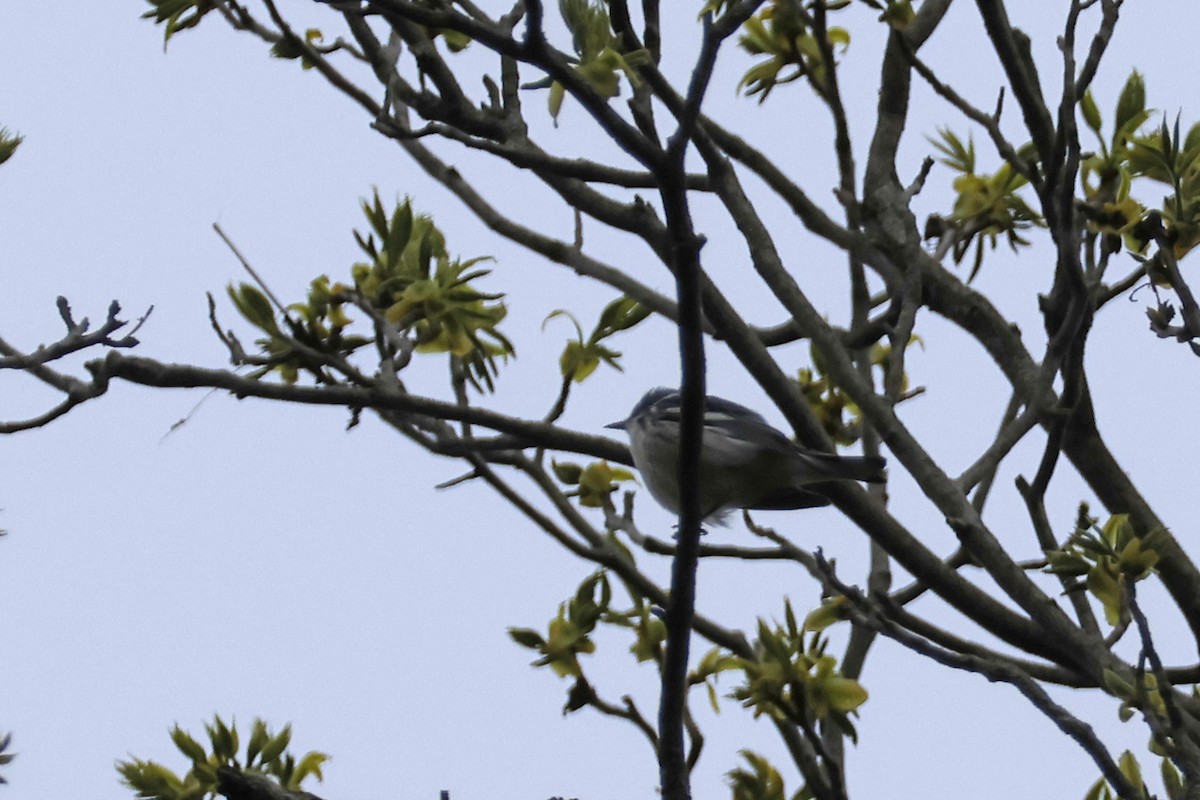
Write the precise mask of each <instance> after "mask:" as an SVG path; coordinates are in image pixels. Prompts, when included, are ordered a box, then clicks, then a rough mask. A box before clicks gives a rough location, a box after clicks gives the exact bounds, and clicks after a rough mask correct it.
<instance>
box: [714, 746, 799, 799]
mask: <svg viewBox="0 0 1200 800" xmlns="http://www.w3.org/2000/svg"><path fill="white" fill-rule="evenodd" d="M738 755H740V756H741V757H742V758H744V759H745V760H746V766H745V767H737V768H735V769H732V770H730V771H729V772H728V773H726V775H725V777H726V778H727V780H728V782H729V788H730V789H731V790H732V791H733V800H785V798H787V795H786V794H785V792H784V785H783V776H782V775H780V774H779V770H777V769H775V767H774V765H773V764H771V762H770V761H768V760H767V759H766V758H765V757H763V756H760V755H758V754H757V753H755V752H753V751H751V750H739V751H738ZM812 797H813V794H812V792H811V791H810V790H809V789H808V787H807V786H804V787H801V788H800V789H798V790H796V791H795V792H793V793H792V795H791V798H789V800H811V799H812Z"/></svg>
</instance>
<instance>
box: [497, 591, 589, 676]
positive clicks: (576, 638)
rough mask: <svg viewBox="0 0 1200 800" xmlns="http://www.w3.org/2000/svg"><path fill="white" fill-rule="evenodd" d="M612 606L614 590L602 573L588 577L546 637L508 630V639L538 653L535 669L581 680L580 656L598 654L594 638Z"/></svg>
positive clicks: (530, 631)
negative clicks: (597, 627) (545, 668)
mask: <svg viewBox="0 0 1200 800" xmlns="http://www.w3.org/2000/svg"><path fill="white" fill-rule="evenodd" d="M610 602H612V586H611V585H610V584H609V582H608V576H607V574H606V573H605V572H604V571H603V570H600V571H597V572H595V573H593V574H592V575H591V576H589V577H588V578H587V579H586V580H585V581H584V582H583V583H582V584H580V586H579V588H578V589H577V590H576V592H575V595H574V596H573V597H572V598H571V599H570V600H567V601H566V602H565V603H562V604H561V605H559V607H558V614H557V615H555V617H554V618H553V619H552V620H550V624H549V626H548V628H547V632H546V635H545V636H542V635H541V634H540V633H538V632H537V631H535V630H533V629H532V628H509V629H508V635H509V636H511V637H512V640H513V641H514V642H516V643H517V644H519V645H521V646H522V647H528V648H529V649H531V650H536V651H538V652H539V653H540V654H541V657H540V658H539V659H538V660H536V661H534V662H533V666H535V667H550V669H551V670H553V671H554V674H555V675H558V676H559V677H560V678H565V677H568V676H571V677H575V678H580V677H582V676H583V669H582V667H581V666H580V664H579V656H581V655H586V654H589V653H593V652H595V651H596V644H595V642H593V641H592V640H591V634H592V633H593V632H594V631H595V629H596V625H597V624H598V623H599V622H600V620H601V618H602V617H603V615H604V614H605V612H607V611H608V606H609V603H610Z"/></svg>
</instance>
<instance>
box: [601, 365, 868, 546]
mask: <svg viewBox="0 0 1200 800" xmlns="http://www.w3.org/2000/svg"><path fill="white" fill-rule="evenodd" d="M679 403H680V396H679V392H678V391H677V390H675V389H666V388H659V389H651V390H650V391H649V392H647V393H646V395H645V396H644V397H643V398H642V399H641V400H639V401H638V403H637V405H635V406H634V407H633V411H631V412H630V414H629V416H628V417H627V418H626V419H623V420H621V421H620V422H614V423H612V424H611V425H608V426H607V427H609V428H617V429H619V430H623V431H625V432H626V433H627V434H628V435H629V449H630V451H631V452H632V453H633V463H634V465H635V466H636V467H637V468H638V471H639V472H640V473H641V474H642V480H643V481H645V483H646V488H647V489H649V490H650V494H651V495H652V496H653V497H654V499H655V500H657V501H658V502H659V504H660V505H662V506H663V507H664V508H666V509H668V510H669V511H673V512H675V513H679V477H678V469H679V421H680V405H679ZM885 464H886V462H885V461H884V460H883V459H882V458H879V457H878V456H839V455H835V454H833V453H821V452H818V451H816V450H808V449H806V448H803V447H801V446H799V445H798V444H796V443H795V442H793V441H792V440H791V439H789V438H788V437H787V436H785V435H784V434H783V433H781V432H780V431H778V430H776V429H775V428H773V427H771V425H770V424H768V423H767V421H766V420H765V419H763V418H762V417H761V416H760V415H759V414H757V413H755V412H754V411H751V410H750V409H748V408H746V407H745V406H742V405H739V404H737V403H734V402H731V401H729V400H724V399H722V398H720V397H713V396H711V395H710V396H708V397H705V398H704V443H703V446H702V448H701V456H700V465H699V476H700V503H701V516H702V517H704V519H705V520H706V521H709V522H715V523H716V524H718V525H723V524H724V522H723V518H724V516H725V515H726V514H727V513H728V512H730V511H732V510H734V509H738V508H747V509H756V510H758V509H761V510H767V509H772V510H785V509H796V508H813V507H815V506H825V505H829V498H828V497H826V496H825V495H824V494H822V493H821V492H820V491H819V485H820V484H821V483H827V482H829V481H836V480H853V481H867V482H870V483H881V482H883V480H884V479H885V475H884V466H885ZM814 484H815V485H816V486H814ZM805 487H809V488H805Z"/></svg>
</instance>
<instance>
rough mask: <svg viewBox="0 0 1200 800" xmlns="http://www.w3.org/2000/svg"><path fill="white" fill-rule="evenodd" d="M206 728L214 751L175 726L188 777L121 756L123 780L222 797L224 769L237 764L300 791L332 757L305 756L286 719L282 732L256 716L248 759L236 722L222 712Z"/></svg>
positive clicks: (168, 796)
mask: <svg viewBox="0 0 1200 800" xmlns="http://www.w3.org/2000/svg"><path fill="white" fill-rule="evenodd" d="M204 729H205V731H206V733H207V734H208V740H209V747H210V750H209V751H206V750H205V748H204V747H203V746H202V745H201V744H200V743H199V742H197V741H196V740H195V739H194V738H193V737H192V736H191V735H190V734H188V733H187V732H186V731H184V730H183V729H182V728H180V727H179V726H178V725H176V726H175V727H174V728H172V729H171V741H172V742H174V743H175V747H176V748H178V749H179V752H181V753H183V754H184V755H185V756H187V758H188V759H190V760H191V762H192V766H191V768H190V769H189V770H188V772H187V774H186V775H184V776H183V777H182V778H180V777H179V776H178V775H176V774H175V773H174V772H172V771H171V770H170V769H167V768H166V767H164V766H163V765H161V764H159V763H157V762H154V761H143V760H141V759H138V758H134V759H131V760H129V761H118V762H117V771H118V772H119V773H120V774H121V779H122V781H123V782H124V783H125V784H126V785H127V786H129V787H130V788H131V789H133V790H134V791H135V792H137V796H138V797H140V798H148V799H150V800H199V799H200V798H203V797H216V796H217V793H218V784H219V778H218V771H219V770H220V769H222V768H231V769H235V770H238V771H243V772H254V773H257V774H259V775H262V776H265V777H269V778H272V779H274V780H275V781H276V782H277V783H278V784H279V785H280V786H281V787H282V788H283V789H285V790H287V791H297V790H299V789H300V785H301V784H302V783H303V782H304V781H305V779H307V778H309V777H310V776H311V777H314V778H316V779H317V780H318V781H320V780H321V779H322V774H321V768H322V767H323V765H324V764H325V762H326V761H328V760H329V756H327V755H325V754H324V753H318V752H316V751H310V752H308V753H305V754H304V755H303V756H300V757H299V758H297V757H296V756H294V755H293V754H292V753H290V752H288V745H289V744H291V740H292V726H291V725H284V726H283V729H282V730H281V731H279V733H272V732H271V730H270V729H269V728H268V727H267V724H266V723H265V722H263V720H261V719H256V720H255V721H254V725H253V726H252V728H251V731H250V739H249V741H247V743H246V754H245V759H244V761H243V760H239V757H238V750H239V747H240V744H239V736H238V731H237V726H236V725H235V724H230V725H226V724H225V722H224V721H223V720H222V719H221V718H220V716H215V717H214V718H213V722H212V723H211V724H208V723H205V726H204Z"/></svg>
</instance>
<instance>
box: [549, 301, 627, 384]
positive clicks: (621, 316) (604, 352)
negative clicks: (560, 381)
mask: <svg viewBox="0 0 1200 800" xmlns="http://www.w3.org/2000/svg"><path fill="white" fill-rule="evenodd" d="M648 316H650V309H649V308H647V307H646V306H644V305H642V304H641V303H639V302H638V301H636V300H633V299H632V298H629V297H619V298H617V299H616V300H614V301H612V302H611V303H609V304H608V305H607V306H605V307H604V310H603V311H601V312H600V319H599V320H598V321H597V322H596V327H595V328H593V329H592V332H591V334H589V335H588V337H587V338H586V339H585V338H584V336H583V328H582V327H580V325H579V321H578V320H577V319H575V317H574V315H573V314H571V312H569V311H565V310H563V309H556V310H555V311H553V312H551V313H550V315H549V316H547V317H546V319H545V322H543V323H542V327H543V328H545V323H546V322H549V321H550V320H552V319H555V318H556V317H565V318H567V319H569V320H570V321H571V324H573V325H574V326H575V338H574V339H570V340H568V341H567V344H566V347H564V348H563V352H562V355H561V356H559V359H558V364H559V369H560V370H561V371H562V376H563V377H564V378H566V379H568V380H571V381H574V382H575V383H583V382H584V381H585V380H587V378H588V376H590V375H591V374H592V373H593V372H595V371H596V368H597V367H599V366H600V364H601V362H603V363H605V364H608V365H609V366H610V367H612V368H613V369H615V370H617V371H618V372H620V371H622V370H621V365H620V363H619V362H618V359H620V357H621V354H620V353H619V352H617V351H616V350H613V349H611V348H609V347H605V346H604V345H603V344H601V342H603V341H604V340H605V339H607V338H608V337H610V336H612V335H613V334H615V333H620V332H621V331H626V330H629V329H630V328H632V327H633V326H635V325H637V324H638V323H639V322H641V321H642V320H644V319H645V318H646V317H648Z"/></svg>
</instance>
